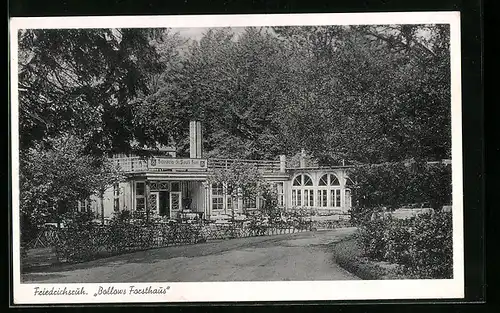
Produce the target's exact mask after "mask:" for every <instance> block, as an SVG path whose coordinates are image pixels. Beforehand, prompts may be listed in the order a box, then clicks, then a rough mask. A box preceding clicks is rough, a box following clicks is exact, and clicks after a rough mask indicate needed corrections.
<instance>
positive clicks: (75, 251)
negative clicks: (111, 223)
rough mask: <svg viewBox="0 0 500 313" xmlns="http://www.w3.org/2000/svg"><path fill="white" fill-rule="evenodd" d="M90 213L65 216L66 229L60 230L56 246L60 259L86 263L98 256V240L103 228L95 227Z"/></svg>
mask: <svg viewBox="0 0 500 313" xmlns="http://www.w3.org/2000/svg"><path fill="white" fill-rule="evenodd" d="M93 219H94V216H93V215H92V213H90V212H79V213H71V214H67V215H65V216H63V223H64V225H65V228H64V229H60V230H59V239H60V240H59V241H58V242H57V244H56V253H57V256H58V259H60V260H61V259H63V260H67V261H70V262H71V261H85V260H89V259H92V258H93V257H94V256H95V255H96V254H97V249H98V247H99V245H98V243H97V242H96V240H95V239H96V238H99V237H101V236H99V233H100V232H102V231H103V229H102V228H100V227H98V226H97V225H95V224H94V223H93V222H92V220H93Z"/></svg>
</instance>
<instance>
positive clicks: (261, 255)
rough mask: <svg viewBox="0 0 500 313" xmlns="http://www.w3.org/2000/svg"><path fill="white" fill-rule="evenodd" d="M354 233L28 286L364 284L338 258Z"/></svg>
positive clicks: (117, 265) (145, 254) (247, 241)
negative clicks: (336, 250) (339, 247)
mask: <svg viewBox="0 0 500 313" xmlns="http://www.w3.org/2000/svg"><path fill="white" fill-rule="evenodd" d="M354 230H355V229H354V228H343V229H336V230H328V231H317V232H305V233H297V234H287V235H278V236H267V237H252V238H242V239H232V240H225V241H218V242H208V243H203V244H197V245H190V246H182V247H168V248H161V249H154V250H148V251H140V252H135V253H130V254H125V255H119V256H114V257H110V258H105V259H100V260H95V261H91V262H86V263H81V264H73V265H63V266H59V267H53V268H51V269H49V270H47V269H45V270H44V272H31V273H25V274H23V275H22V281H23V282H25V283H29V282H36V283H119V282H204V281H207V282H208V281H273V280H276V281H284V280H285V281H286V280H346V279H359V278H357V277H356V276H354V275H353V274H351V273H349V272H347V271H345V270H344V269H342V268H340V267H339V266H338V265H337V264H335V262H334V261H333V258H332V249H333V245H332V243H334V242H336V241H338V240H340V239H342V238H344V237H345V236H347V235H349V234H352V233H353V232H354Z"/></svg>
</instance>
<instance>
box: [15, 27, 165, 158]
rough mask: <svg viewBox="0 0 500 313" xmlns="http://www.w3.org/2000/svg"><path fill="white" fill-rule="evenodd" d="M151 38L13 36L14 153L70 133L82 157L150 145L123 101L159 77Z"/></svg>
mask: <svg viewBox="0 0 500 313" xmlns="http://www.w3.org/2000/svg"><path fill="white" fill-rule="evenodd" d="M158 33H159V31H158V30H145V29H54V30H51V29H26V30H21V31H19V34H18V36H19V38H18V39H19V106H20V134H21V138H20V139H21V148H22V149H23V148H25V147H30V146H33V145H34V144H35V143H37V142H43V140H44V139H46V138H50V137H57V136H58V135H60V134H64V133H65V132H67V131H68V130H72V131H74V132H76V133H77V135H78V136H79V137H81V138H83V139H84V140H85V142H86V144H87V146H86V148H87V150H88V152H89V153H94V154H102V153H104V152H105V151H107V152H109V151H127V150H129V149H130V147H131V146H132V145H133V143H134V142H138V143H139V144H151V143H154V142H155V141H156V138H151V137H149V136H144V135H143V133H144V129H143V128H142V127H141V125H140V124H139V125H138V123H137V121H136V119H135V118H134V114H135V112H134V108H133V107H132V106H131V105H130V102H131V100H133V99H134V98H136V97H137V96H138V95H139V94H141V93H145V94H147V93H149V86H148V78H149V76H150V74H151V73H154V72H158V71H161V70H162V63H161V62H160V57H159V54H158V52H157V51H156V48H155V47H154V46H153V44H152V39H154V38H156V36H157V35H158Z"/></svg>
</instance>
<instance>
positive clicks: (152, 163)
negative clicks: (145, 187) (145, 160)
mask: <svg viewBox="0 0 500 313" xmlns="http://www.w3.org/2000/svg"><path fill="white" fill-rule="evenodd" d="M149 167H150V168H157V169H205V168H207V160H206V159H167V158H165V159H162V158H153V159H151V160H149Z"/></svg>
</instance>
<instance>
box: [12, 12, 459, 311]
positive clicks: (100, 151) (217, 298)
mask: <svg viewBox="0 0 500 313" xmlns="http://www.w3.org/2000/svg"><path fill="white" fill-rule="evenodd" d="M460 60H461V57H460V14H459V12H418V13H417V12H400V13H366V14H365V13H356V14H288V15H287V14H279V15H278V14H276V15H273V14H269V15H190V16H127V17H119V16H106V17H47V18H12V19H11V20H10V62H11V111H10V112H11V115H10V117H11V141H12V155H11V158H12V211H11V213H12V214H11V216H12V230H13V237H12V245H13V251H12V253H13V255H12V259H13V298H14V303H15V304H56V303H57V304H70V303H129V302H135V303H136V302H152V303H153V302H158V303H176V302H233V301H238V302H241V301H243V302H244V301H252V302H255V301H318V300H373V299H377V300H386V299H451V298H454V299H460V298H463V297H464V261H463V260H464V255H463V254H464V251H463V218H462V215H463V214H462V213H463V203H462V201H463V200H462V193H463V191H462V187H463V186H462V137H461V136H462V135H461V81H460V79H461V78H460V77H461V72H460Z"/></svg>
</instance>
